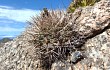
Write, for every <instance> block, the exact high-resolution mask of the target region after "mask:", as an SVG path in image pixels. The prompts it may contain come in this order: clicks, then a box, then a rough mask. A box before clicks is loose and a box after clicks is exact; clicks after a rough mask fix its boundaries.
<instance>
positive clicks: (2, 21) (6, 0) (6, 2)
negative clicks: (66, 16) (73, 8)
mask: <svg viewBox="0 0 110 70" xmlns="http://www.w3.org/2000/svg"><path fill="white" fill-rule="evenodd" d="M70 2H71V0H0V38H4V37H16V36H18V35H20V34H21V33H22V32H23V31H24V30H25V27H26V26H27V23H26V21H29V20H31V17H32V16H34V15H36V14H37V15H39V14H40V11H42V9H43V8H47V9H53V10H55V9H66V8H67V7H68V6H69V4H70Z"/></svg>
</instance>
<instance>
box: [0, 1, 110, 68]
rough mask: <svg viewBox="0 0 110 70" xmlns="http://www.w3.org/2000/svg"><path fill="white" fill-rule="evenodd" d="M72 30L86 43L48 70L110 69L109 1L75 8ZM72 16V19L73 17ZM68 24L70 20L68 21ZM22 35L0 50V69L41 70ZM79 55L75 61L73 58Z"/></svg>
mask: <svg viewBox="0 0 110 70" xmlns="http://www.w3.org/2000/svg"><path fill="white" fill-rule="evenodd" d="M78 13H80V14H79V16H78V17H77V19H76V20H75V21H74V22H75V23H77V24H78V26H76V30H78V31H80V34H82V33H83V34H84V35H86V37H87V38H86V39H87V40H86V41H85V43H84V44H83V45H82V46H81V48H80V49H77V51H76V52H78V53H76V52H72V53H71V56H70V57H69V58H68V60H65V61H56V62H54V63H53V64H52V66H51V70H110V63H109V62H110V54H109V52H110V0H101V1H100V2H98V3H96V4H95V5H94V6H92V7H89V6H88V7H85V8H79V9H77V10H76V11H75V12H74V13H73V14H75V15H76V14H77V15H78ZM75 15H72V16H75ZM71 21H72V20H71ZM25 37H28V38H29V36H28V35H26V33H23V35H20V36H19V37H17V38H16V39H14V40H13V41H10V42H8V43H6V44H5V45H4V46H3V47H0V70H43V69H42V67H41V66H40V60H36V59H35V57H36V56H35V55H36V54H35V48H34V45H33V44H31V43H30V42H28V40H26V38H25ZM75 53H76V54H78V55H79V53H80V54H81V56H83V58H82V59H80V60H78V61H77V62H75V63H74V61H75V60H77V58H76V56H77V55H75Z"/></svg>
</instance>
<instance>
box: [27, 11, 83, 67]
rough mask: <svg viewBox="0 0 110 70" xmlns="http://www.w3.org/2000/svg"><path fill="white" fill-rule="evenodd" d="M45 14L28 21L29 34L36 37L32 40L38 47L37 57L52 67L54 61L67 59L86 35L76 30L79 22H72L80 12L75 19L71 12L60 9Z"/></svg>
mask: <svg viewBox="0 0 110 70" xmlns="http://www.w3.org/2000/svg"><path fill="white" fill-rule="evenodd" d="M45 15H46V14H45V11H43V12H41V15H40V16H36V17H32V21H29V22H28V23H29V24H30V28H31V31H30V33H28V34H30V35H32V36H33V37H34V38H33V40H32V41H31V42H32V43H33V44H34V46H35V48H36V59H40V60H41V64H42V65H41V66H43V67H44V68H50V67H51V64H52V63H53V62H55V61H58V60H65V59H67V57H68V55H69V53H70V51H71V50H74V48H75V47H78V46H80V45H81V44H83V42H84V37H82V36H81V35H80V34H79V33H78V32H77V31H75V30H74V28H73V26H74V25H75V26H76V25H77V24H71V22H70V19H72V21H74V20H75V19H76V18H77V17H78V16H80V14H77V15H76V16H75V17H74V19H73V18H71V17H69V16H70V15H71V14H66V12H64V11H59V10H57V11H48V16H45ZM76 36H77V37H76ZM80 37H82V38H80ZM77 38H79V39H77ZM73 41H75V42H73ZM76 42H77V43H76ZM79 43H80V44H79Z"/></svg>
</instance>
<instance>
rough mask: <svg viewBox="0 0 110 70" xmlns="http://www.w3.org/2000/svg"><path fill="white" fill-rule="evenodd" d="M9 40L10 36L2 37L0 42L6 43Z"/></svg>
mask: <svg viewBox="0 0 110 70" xmlns="http://www.w3.org/2000/svg"><path fill="white" fill-rule="evenodd" d="M11 40H12V39H11V38H2V39H1V40H0V43H6V42H8V41H11Z"/></svg>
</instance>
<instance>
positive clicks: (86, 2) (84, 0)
mask: <svg viewBox="0 0 110 70" xmlns="http://www.w3.org/2000/svg"><path fill="white" fill-rule="evenodd" d="M98 1H100V0H74V2H72V3H71V4H70V6H69V8H68V9H67V11H68V12H69V13H72V12H74V11H75V9H76V8H78V7H85V6H93V5H94V4H95V3H96V2H98Z"/></svg>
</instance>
